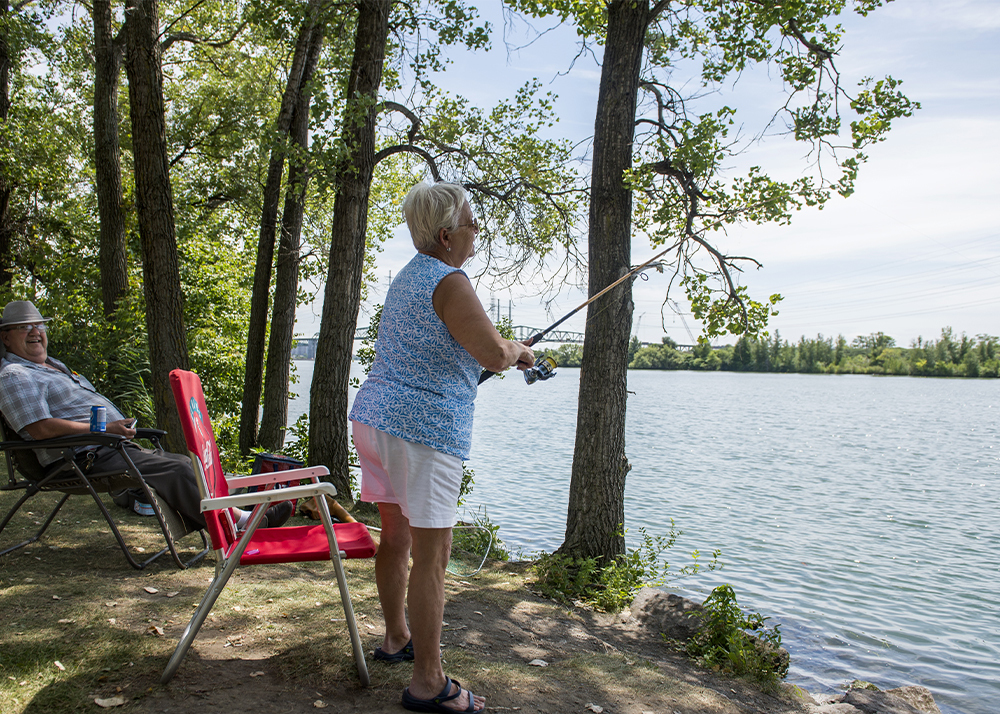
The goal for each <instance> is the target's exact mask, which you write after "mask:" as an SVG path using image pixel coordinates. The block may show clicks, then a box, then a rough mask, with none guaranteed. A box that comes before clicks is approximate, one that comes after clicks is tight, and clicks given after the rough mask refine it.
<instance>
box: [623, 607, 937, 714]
mask: <svg viewBox="0 0 1000 714" xmlns="http://www.w3.org/2000/svg"><path fill="white" fill-rule="evenodd" d="M703 610H704V608H703V607H702V606H701V604H700V603H697V602H695V601H693V600H688V599H687V598H683V597H680V596H679V595H675V594H673V593H665V592H663V591H662V590H657V589H655V588H643V589H642V590H640V591H639V594H638V595H637V596H636V598H635V600H634V601H633V603H632V607H631V608H630V612H631V615H632V616H633V617H635V618H636V619H637V620H639V621H640V622H641V623H642V624H643V625H644V626H645V627H647V628H648V629H649V630H651V631H653V632H658V633H662V634H663V635H664V636H666V637H667V638H669V639H672V640H677V641H678V642H686V641H687V640H689V639H691V638H692V637H693V636H694V635H695V634H696V633H697V632H698V629H699V628H700V627H701V618H700V617H699V614H700V613H701V612H702V611H703ZM782 652H783V653H784V656H785V657H787V656H788V655H787V652H785V651H784V650H782ZM785 687H786V689H787V690H788V692H789V693H790V694H791V695H792V696H793V697H794V698H795V699H797V700H798V701H799V702H800V704H801V705H802V707H803V709H804V710H805V711H806V712H808V713H809V714H941V710H940V709H939V708H938V706H937V704H936V703H935V701H934V696H933V695H932V694H931V692H930V690H929V689H927V688H926V687H919V686H913V685H911V686H905V687H898V688H896V689H889V690H886V691H881V690H879V689H878V688H876V687H875V686H874V685H871V684H867V683H865V682H854V683H853V684H852V685H851V688H850V689H848V690H847V691H846V692H844V693H838V694H826V695H814V694H810V693H809V692H807V691H805V690H804V689H801V688H800V687H795V686H793V685H785Z"/></svg>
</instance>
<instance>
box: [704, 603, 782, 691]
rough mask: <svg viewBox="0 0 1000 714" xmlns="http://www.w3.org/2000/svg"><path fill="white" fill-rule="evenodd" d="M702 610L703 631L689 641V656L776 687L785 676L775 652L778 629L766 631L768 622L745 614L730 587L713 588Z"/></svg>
mask: <svg viewBox="0 0 1000 714" xmlns="http://www.w3.org/2000/svg"><path fill="white" fill-rule="evenodd" d="M704 606H705V609H704V611H703V612H701V613H699V614H700V616H701V618H702V620H703V622H702V627H701V628H700V629H699V631H698V633H697V634H696V635H695V636H694V637H692V638H691V639H690V640H689V641H688V643H687V651H688V654H690V655H691V656H692V657H697V658H699V659H700V660H701V661H702V662H703V663H704V664H705V665H707V666H709V667H717V668H719V669H721V670H723V671H724V672H731V673H732V674H736V675H741V676H749V677H751V678H752V679H754V680H756V681H758V682H762V683H765V684H770V685H775V684H776V683H777V681H778V680H779V679H781V678H783V677H785V676H786V675H787V674H788V661H787V659H785V658H783V657H781V656H780V654H779V651H778V650H779V648H780V647H781V626H780V625H775V626H774V627H772V628H769V627H766V626H765V624H764V623H765V622H766V621H767V620H768V619H770V618H767V617H764V616H762V615H761V614H759V613H753V614H746V613H744V612H743V610H742V609H741V608H740V606H739V603H738V602H737V601H736V593H735V592H734V591H733V588H732V586H730V585H720V586H719V587H717V588H715V589H714V590H713V591H712V593H711V595H709V596H708V598H707V599H706V600H705V602H704Z"/></svg>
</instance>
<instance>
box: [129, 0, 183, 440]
mask: <svg viewBox="0 0 1000 714" xmlns="http://www.w3.org/2000/svg"><path fill="white" fill-rule="evenodd" d="M157 12H158V8H157V0H126V3H125V15H126V20H125V36H126V59H125V70H126V73H127V74H128V94H129V115H130V117H131V122H132V145H133V155H134V158H135V191H136V208H137V214H138V219H139V238H140V243H141V245H142V259H143V265H142V273H143V290H144V294H145V298H146V325H147V329H148V332H149V365H150V371H151V373H152V375H151V387H152V391H153V404H154V406H155V408H156V419H157V421H158V422H159V424H160V425H161V428H163V429H166V430H167V432H168V433H167V446H168V447H169V448H170V450H171V451H176V452H178V453H184V452H185V451H186V449H185V446H184V436H183V434H182V432H181V425H180V419H179V418H178V416H177V409H176V408H175V406H174V399H173V395H172V393H171V391H170V381H169V376H168V375H169V373H170V370H172V369H187V368H188V350H187V340H186V335H185V330H184V295H183V293H182V292H181V282H180V271H179V269H178V260H177V238H176V233H175V228H174V201H173V193H172V191H171V188H170V172H169V164H168V159H167V141H166V120H165V118H164V107H163V73H162V69H161V66H160V47H159V22H158V19H157V18H158V15H157Z"/></svg>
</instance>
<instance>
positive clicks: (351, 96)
mask: <svg viewBox="0 0 1000 714" xmlns="http://www.w3.org/2000/svg"><path fill="white" fill-rule="evenodd" d="M358 8H359V13H358V27H357V32H356V35H355V38H354V59H353V62H352V63H351V76H350V78H349V80H348V85H347V99H346V104H347V106H346V108H345V111H344V116H345V117H348V119H347V120H345V124H344V134H343V138H344V144H345V145H346V146H347V156H346V159H345V161H344V163H343V164H342V166H341V168H340V171H339V173H340V176H339V181H338V184H337V185H338V190H337V197H336V198H335V199H334V205H333V226H332V228H331V232H330V264H329V269H328V270H327V275H326V291H325V295H324V299H323V315H322V318H321V322H320V329H319V340H318V341H317V344H316V362H315V365H314V366H313V381H312V388H311V390H310V393H309V412H310V423H309V463H310V464H325V465H326V466H327V467H328V468H329V469H330V474H331V481H332V482H333V484H334V485H335V486H336V487H337V490H338V491H339V492H340V493H342V494H344V496H345V497H349V496H350V495H351V492H350V480H349V477H348V472H347V465H348V454H349V449H348V442H347V389H348V381H349V379H350V373H351V352H352V348H353V346H354V330H355V326H356V324H357V321H358V307H359V305H360V300H361V273H362V269H363V267H364V258H365V232H366V230H367V227H368V196H369V193H370V191H371V181H372V174H373V173H374V170H375V119H376V116H377V111H378V110H377V107H376V104H377V95H378V89H379V86H380V85H381V83H382V64H383V62H384V60H385V46H386V42H387V40H388V38H389V3H387V2H384V0H361V2H359V3H358ZM350 117H357V119H354V120H351V119H350Z"/></svg>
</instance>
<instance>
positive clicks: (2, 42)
mask: <svg viewBox="0 0 1000 714" xmlns="http://www.w3.org/2000/svg"><path fill="white" fill-rule="evenodd" d="M9 14H10V7H9V5H8V3H7V0H0V122H2V123H4V124H6V123H7V116H8V113H9V112H10V47H9V45H8V43H7V18H8V15H9ZM13 190H14V185H13V180H12V179H11V177H10V176H9V175H8V168H7V167H6V166H5V165H4V163H3V162H2V161H0V288H2V289H4V290H6V291H10V290H11V288H12V287H13V286H12V285H11V280H12V279H13V276H14V255H13V244H14V227H13V226H12V225H11V222H10V194H11V193H12V192H13Z"/></svg>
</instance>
